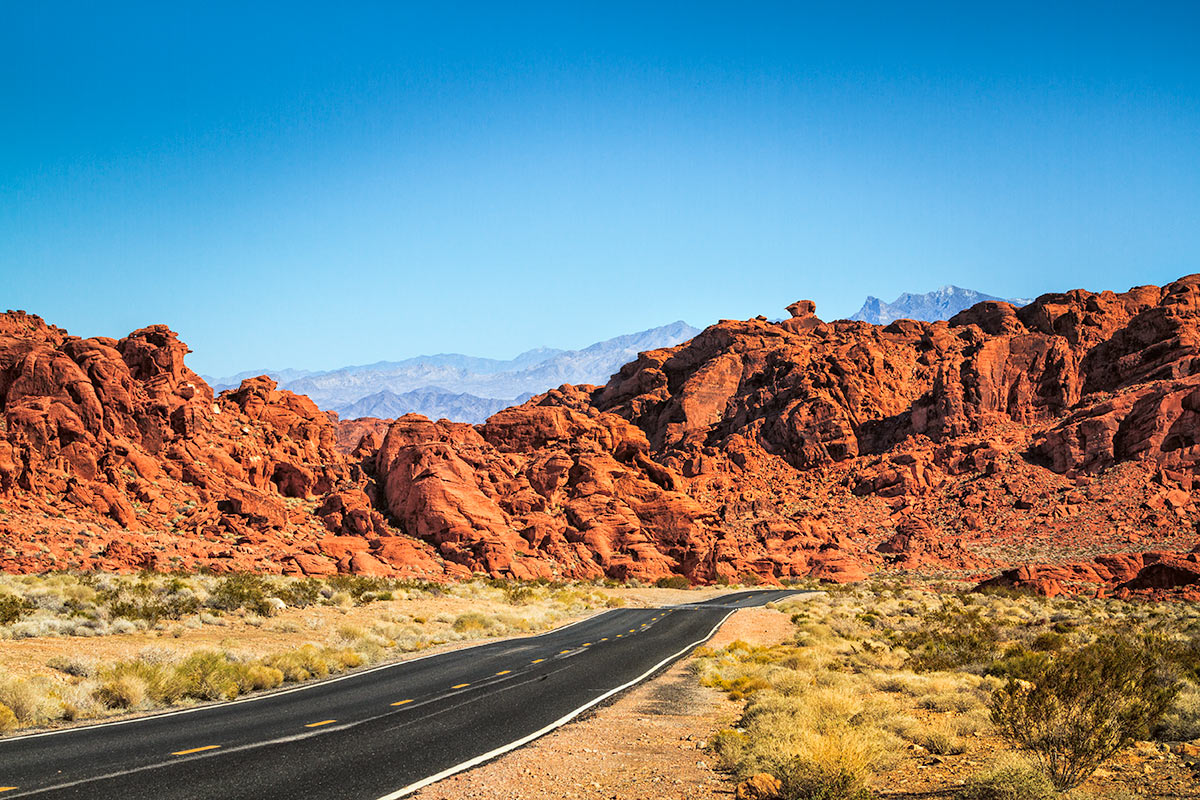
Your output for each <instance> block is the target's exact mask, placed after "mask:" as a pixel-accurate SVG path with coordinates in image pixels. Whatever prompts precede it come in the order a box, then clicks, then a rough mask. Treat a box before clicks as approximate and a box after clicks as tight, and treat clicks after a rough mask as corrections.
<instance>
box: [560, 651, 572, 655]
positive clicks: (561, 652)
mask: <svg viewBox="0 0 1200 800" xmlns="http://www.w3.org/2000/svg"><path fill="white" fill-rule="evenodd" d="M569 652H571V651H570V650H559V651H558V654H559V655H560V656H561V655H562V654H563V653H569Z"/></svg>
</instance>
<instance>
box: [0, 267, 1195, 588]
mask: <svg viewBox="0 0 1200 800" xmlns="http://www.w3.org/2000/svg"><path fill="white" fill-rule="evenodd" d="M788 311H789V317H788V318H787V319H785V320H782V321H778V322H773V321H770V320H768V319H767V318H766V317H758V318H755V319H751V320H746V321H728V320H727V321H722V322H720V323H718V324H716V325H713V326H711V327H709V328H708V329H706V330H705V331H703V332H701V333H700V334H699V335H697V336H696V337H694V338H693V339H691V340H690V341H688V342H685V343H684V344H681V345H679V346H676V347H672V348H666V349H660V350H653V351H649V352H645V353H642V354H640V355H639V357H638V359H637V360H635V361H633V362H631V363H630V364H627V365H626V366H625V367H623V368H622V369H621V370H620V371H619V372H618V373H617V374H616V375H614V376H613V377H612V379H611V380H610V381H609V382H608V384H607V385H605V386H603V387H590V386H577V387H572V386H563V387H561V388H559V389H556V390H554V391H551V392H548V393H546V394H544V395H542V396H539V397H536V398H533V399H532V400H530V401H529V402H527V403H525V404H523V405H521V406H517V407H514V408H510V409H506V410H504V411H501V412H499V413H498V414H496V415H494V416H493V417H492V418H491V419H489V421H488V422H487V423H486V424H483V425H479V426H470V425H461V424H454V423H448V422H445V421H441V422H431V421H430V420H427V419H425V418H424V417H419V416H415V415H408V416H405V417H402V418H400V419H397V420H350V421H337V420H336V418H335V417H333V416H332V415H330V414H327V413H325V412H322V411H321V410H320V409H318V408H316V407H315V406H314V405H313V404H312V403H311V402H310V401H308V400H307V399H306V398H303V397H300V396H296V395H293V394H291V393H288V392H280V391H278V389H277V388H276V386H275V385H274V384H273V383H272V382H271V381H270V380H269V379H267V378H256V379H252V380H249V381H246V382H244V383H243V384H242V386H240V387H239V388H238V389H237V390H234V391H231V392H226V393H223V394H222V395H220V396H219V397H213V395H212V392H211V390H210V389H209V387H208V386H206V385H205V384H204V382H203V381H202V380H201V379H200V378H199V377H198V376H196V375H195V374H194V373H192V372H191V371H190V370H189V369H188V368H187V367H186V365H185V363H184V356H185V355H186V353H187V348H186V347H185V346H184V345H183V344H182V343H180V342H179V341H178V340H177V338H176V337H175V335H174V334H173V333H171V331H170V330H168V329H167V328H165V327H163V326H152V327H149V328H145V329H143V330H141V331H137V332H135V333H133V334H130V336H128V337H126V338H124V339H121V340H119V341H118V340H112V339H105V338H94V339H80V338H77V337H72V336H69V335H68V334H67V333H66V332H65V331H62V330H60V329H58V328H54V327H52V326H49V325H46V324H45V323H44V322H42V321H41V320H40V319H38V318H37V317H32V316H29V315H26V314H21V313H16V312H10V313H9V314H7V315H4V316H3V317H0V400H2V402H3V406H2V409H3V413H4V429H3V431H0V493H3V495H2V497H3V500H2V501H0V502H3V504H4V506H5V508H6V509H9V510H11V511H13V512H14V513H13V514H10V515H9V517H8V519H7V521H6V524H7V525H9V526H10V528H11V530H10V531H9V532H8V533H7V534H5V537H6V541H11V542H13V543H15V545H17V546H15V547H12V548H11V549H12V550H13V552H15V553H16V555H11V554H10V555H9V556H7V558H6V561H5V562H4V566H5V568H8V569H44V568H47V567H50V566H99V567H105V568H111V567H113V566H114V565H116V566H125V567H128V568H133V567H140V566H144V565H146V564H150V565H157V566H162V567H167V566H172V565H179V566H184V567H186V566H193V565H198V564H208V565H213V566H215V567H217V568H255V569H273V570H278V569H286V570H288V571H293V572H299V573H305V574H325V573H329V572H331V571H343V572H344V571H353V572H361V573H364V574H419V575H423V576H438V575H463V574H469V573H470V572H472V571H482V572H486V573H489V574H494V575H510V576H516V577H523V578H532V577H600V576H608V577H613V578H622V579H623V578H638V579H642V580H653V579H655V578H658V577H661V576H664V575H669V574H681V575H685V576H688V577H689V578H691V579H693V580H697V581H716V580H723V579H739V578H743V577H746V576H748V575H752V576H755V577H756V578H757V579H760V580H764V581H767V582H772V581H780V580H784V579H787V578H791V577H799V576H812V577H817V578H821V579H828V580H838V581H846V580H857V579H859V578H861V577H863V576H865V575H867V574H869V573H870V572H872V571H874V570H876V569H881V568H882V569H905V570H921V569H924V570H929V569H935V570H943V571H945V570H952V571H956V572H958V573H963V572H968V573H971V572H981V571H985V572H990V571H993V570H996V569H999V568H1001V567H1003V566H1005V565H1010V566H1012V567H1013V569H1015V570H1017V572H1013V573H1011V574H1010V573H1005V575H1004V576H1002V579H1001V580H1002V582H1008V583H1009V584H1011V585H1030V586H1032V585H1035V584H1036V585H1037V586H1038V587H1040V590H1041V591H1044V592H1046V593H1051V592H1057V591H1069V590H1071V589H1070V587H1072V586H1077V585H1080V584H1082V583H1086V582H1088V581H1091V582H1092V583H1095V584H1097V585H1101V584H1102V585H1104V586H1107V587H1109V589H1106V591H1107V590H1111V591H1129V592H1151V591H1153V592H1159V593H1161V592H1168V591H1176V590H1181V587H1187V586H1191V585H1192V584H1191V583H1188V580H1189V579H1188V578H1187V575H1188V574H1190V572H1189V570H1191V569H1192V568H1191V567H1190V566H1188V564H1189V563H1191V562H1190V561H1188V559H1187V558H1186V557H1183V558H1184V561H1183V562H1172V564H1173V566H1171V570H1173V571H1169V570H1167V568H1166V567H1158V568H1157V569H1156V571H1155V572H1153V573H1148V574H1146V575H1142V572H1143V571H1144V570H1145V569H1148V568H1149V567H1150V566H1152V565H1151V564H1150V562H1148V561H1146V560H1145V559H1142V560H1140V561H1138V560H1136V559H1135V556H1136V557H1137V558H1141V554H1145V553H1159V554H1160V556H1159V557H1157V558H1158V561H1156V562H1154V563H1155V564H1166V563H1167V555H1169V554H1170V553H1176V554H1178V553H1180V552H1182V551H1186V550H1189V549H1191V547H1192V546H1193V544H1194V541H1193V540H1194V538H1195V535H1196V532H1197V530H1200V528H1198V527H1197V526H1198V523H1200V509H1198V507H1197V504H1196V503H1195V502H1194V499H1193V492H1194V489H1195V486H1196V476H1197V473H1198V470H1200V450H1197V448H1198V447H1200V442H1198V439H1200V382H1198V381H1200V357H1198V354H1197V352H1198V340H1200V276H1188V277H1186V278H1182V279H1180V280H1179V281H1176V282H1175V283H1172V284H1170V285H1169V286H1166V287H1152V286H1146V287H1137V288H1135V289H1132V290H1130V291H1128V292H1124V293H1114V292H1100V293H1094V292H1088V291H1083V290H1076V291H1072V292H1067V293H1064V294H1054V295H1045V296H1043V297H1041V298H1039V299H1038V300H1037V301H1035V302H1034V303H1031V304H1030V305H1028V306H1025V307H1023V308H1021V309H1015V308H1013V307H1012V306H1011V305H1009V304H1007V303H1003V302H986V303H981V304H979V305H977V306H975V307H973V308H971V309H968V310H967V311H964V312H962V313H960V314H957V315H956V316H954V317H953V318H952V319H951V320H949V321H947V322H933V323H928V322H917V321H913V320H898V321H896V322H893V323H891V324H889V325H887V326H886V327H878V326H872V325H869V324H867V323H863V322H849V321H845V320H841V321H834V322H825V321H822V320H821V319H820V318H819V317H818V316H817V315H816V308H815V306H814V305H813V304H812V303H811V302H809V301H799V302H796V303H793V304H792V305H790V306H788ZM68 511H69V517H68V518H69V519H70V520H71V522H72V524H73V523H74V522H75V521H77V520H84V521H86V522H87V524H88V525H90V526H91V528H90V529H89V531H91V532H90V533H89V536H94V537H95V538H96V541H88V539H87V537H84V541H83V543H79V542H75V541H73V540H72V538H71V536H70V535H69V533H68V532H67V531H66V527H67V526H66V524H65V523H64V524H61V525H60V524H59V523H58V522H55V521H54V520H57V519H59V518H60V516H61V515H62V514H64V513H67V512H68ZM39 515H40V516H39ZM14 519H16V520H17V521H18V522H20V525H21V526H23V527H21V528H20V529H18V528H17V527H13V524H14V523H13V520H14ZM41 519H48V520H50V523H48V524H47V526H46V532H45V535H43V534H42V533H41V532H39V525H40V524H41V523H39V522H36V520H41ZM1098 550H1099V551H1101V552H1104V551H1109V552H1111V551H1117V552H1118V553H1120V552H1124V553H1126V554H1127V555H1123V556H1116V555H1109V556H1101V557H1098V558H1096V559H1094V560H1093V559H1091V555H1092V554H1094V553H1095V552H1097V551H1098ZM984 553H986V556H985V555H983V554H984ZM1085 553H1086V554H1087V557H1086V558H1084V557H1083V554H1085ZM1161 554H1165V555H1161ZM1102 559H1108V561H1103V560H1102ZM1021 565H1024V566H1021ZM1022 569H1024V572H1020V570H1022ZM1168 572H1169V573H1170V574H1167V573H1168ZM1159 573H1162V574H1161V575H1160V574H1159ZM1139 576H1140V577H1139ZM1092 578H1094V579H1095V580H1092ZM1137 580H1142V581H1143V582H1144V583H1146V585H1145V586H1142V584H1141V583H1138V584H1134V583H1132V582H1134V581H1137ZM1172 582H1173V583H1174V584H1176V586H1174V588H1170V587H1167V588H1164V585H1163V584H1165V583H1172ZM1151 584H1153V585H1151ZM1006 585H1007V584H1006ZM1187 591H1191V590H1190V589H1189V590H1187Z"/></svg>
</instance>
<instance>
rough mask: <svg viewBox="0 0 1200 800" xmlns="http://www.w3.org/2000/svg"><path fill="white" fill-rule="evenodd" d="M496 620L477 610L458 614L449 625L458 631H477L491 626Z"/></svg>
mask: <svg viewBox="0 0 1200 800" xmlns="http://www.w3.org/2000/svg"><path fill="white" fill-rule="evenodd" d="M495 624H496V621H495V620H494V619H492V618H490V617H488V616H485V615H484V614H481V613H479V612H478V611H468V612H467V613H465V614H459V615H458V617H457V618H455V620H454V622H453V623H452V624H451V627H452V628H454V630H455V631H456V632H458V633H479V632H482V631H486V630H488V629H489V628H491V627H493V626H494V625H495Z"/></svg>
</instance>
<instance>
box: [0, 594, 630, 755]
mask: <svg viewBox="0 0 1200 800" xmlns="http://www.w3.org/2000/svg"><path fill="white" fill-rule="evenodd" d="M627 610H638V608H637V607H636V606H634V607H631V608H630V609H626V608H606V609H603V610H600V611H596V612H595V613H593V614H588V615H587V616H586V617H583V618H582V619H577V620H575V621H574V622H568V623H567V624H566V625H562V626H560V627H558V628H551V629H550V630H548V631H542V632H541V633H535V634H533V635H532V636H509V637H505V638H502V639H489V640H487V641H483V642H479V643H478V644H472V645H468V646H467V647H459V648H458V649H456V650H442V651H441V652H440V653H427V654H426V655H423V656H417V657H416V658H406V659H404V660H403V661H389V662H388V663H386V664H378V665H376V666H374V667H368V668H367V669H362V670H358V671H356V672H348V673H346V674H345V675H339V676H337V677H336V678H327V679H326V680H322V681H304V682H302V683H300V685H298V686H293V687H291V688H290V689H280V690H279V691H275V692H264V693H262V694H256V695H252V696H250V697H241V698H238V699H237V700H226V701H224V702H221V703H203V704H201V705H198V706H192V707H191V708H180V709H176V710H174V711H163V712H161V713H158V714H145V715H142V716H140V717H131V718H129V719H118V720H113V721H112V722H96V723H93V724H91V725H80V726H77V727H71V728H59V729H57V730H53V731H41V732H40V733H23V734H20V735H17V736H0V748H2V747H3V746H4V745H5V743H7V742H16V741H21V740H23V739H38V738H40V737H42V736H58V735H60V734H64V733H78V732H79V731H89V730H93V729H95V728H111V727H115V726H117V725H130V724H132V723H135V722H146V721H147V720H152V719H162V718H163V717H176V716H179V715H181V714H191V713H194V712H196V711H207V710H209V709H212V708H221V707H223V706H235V705H238V704H239V703H253V702H256V701H258V700H267V699H270V698H272V697H282V696H283V695H285V694H291V693H292V692H306V691H308V690H310V689H319V688H320V687H322V686H328V685H329V684H331V683H337V682H338V681H345V680H349V679H350V678H357V677H359V676H361V675H369V674H371V673H372V672H379V671H380V670H385V669H395V668H397V667H403V666H407V665H408V664H412V663H415V662H417V661H424V660H425V659H427V658H437V657H439V656H447V655H450V654H452V653H462V652H465V651H467V650H474V649H475V648H477V647H487V646H488V645H492V644H502V643H504V642H518V641H523V640H527V639H537V638H539V637H542V636H549V635H550V634H552V633H558V632H559V631H565V630H566V629H567V628H570V627H572V626H573V625H579V624H580V623H583V622H587V621H588V620H590V619H595V618H596V617H599V616H601V615H602V614H607V613H609V612H610V611H627ZM644 610H650V609H648V608H647V609H644Z"/></svg>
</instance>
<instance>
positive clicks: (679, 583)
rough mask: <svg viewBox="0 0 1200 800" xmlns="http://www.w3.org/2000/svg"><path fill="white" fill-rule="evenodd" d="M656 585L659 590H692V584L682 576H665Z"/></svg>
mask: <svg viewBox="0 0 1200 800" xmlns="http://www.w3.org/2000/svg"><path fill="white" fill-rule="evenodd" d="M654 585H655V586H657V587H658V588H659V589H690V588H691V587H692V582H691V581H689V580H688V579H687V578H685V577H683V576H682V575H664V576H663V577H661V578H659V579H658V580H656V581H655V582H654Z"/></svg>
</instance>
